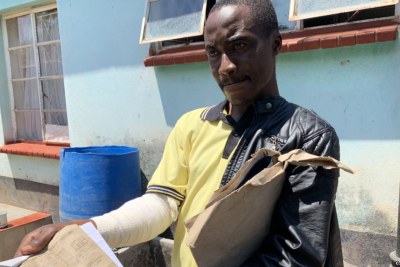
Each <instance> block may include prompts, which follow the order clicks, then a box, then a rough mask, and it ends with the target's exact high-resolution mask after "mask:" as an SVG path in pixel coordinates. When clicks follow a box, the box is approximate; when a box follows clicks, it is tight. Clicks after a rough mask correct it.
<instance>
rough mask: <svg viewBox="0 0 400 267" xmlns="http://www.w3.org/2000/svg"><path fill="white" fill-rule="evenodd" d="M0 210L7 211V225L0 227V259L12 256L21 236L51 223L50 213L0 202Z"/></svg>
mask: <svg viewBox="0 0 400 267" xmlns="http://www.w3.org/2000/svg"><path fill="white" fill-rule="evenodd" d="M0 210H1V211H6V212H7V222H8V226H7V227H6V228H3V229H0V261H3V260H7V259H10V258H12V257H13V256H14V253H15V251H16V250H17V248H18V245H19V243H20V242H21V240H22V238H23V237H24V236H25V235H26V234H27V233H29V232H31V231H33V230H34V229H36V228H38V227H40V226H42V225H45V224H49V223H52V222H53V220H52V217H51V215H50V214H47V213H43V212H37V211H33V210H28V209H24V208H21V207H16V206H12V205H8V204H3V203H0Z"/></svg>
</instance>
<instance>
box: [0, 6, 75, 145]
mask: <svg viewBox="0 0 400 267" xmlns="http://www.w3.org/2000/svg"><path fill="white" fill-rule="evenodd" d="M3 22H4V23H3V25H5V26H4V28H5V29H4V32H6V36H5V37H6V38H5V47H6V50H7V51H6V53H7V55H8V62H9V71H8V72H9V73H8V75H9V84H10V87H11V96H12V102H13V109H14V119H15V126H16V139H17V140H37V141H67V140H68V128H67V124H68V123H67V113H66V103H65V93H64V79H63V68H62V58H61V47H60V34H59V30H58V15H57V9H56V6H55V5H51V6H48V7H42V8H37V9H33V10H31V11H29V12H25V13H21V14H17V15H12V16H7V17H5V18H4V20H3Z"/></svg>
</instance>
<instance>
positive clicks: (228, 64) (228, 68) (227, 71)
mask: <svg viewBox="0 0 400 267" xmlns="http://www.w3.org/2000/svg"><path fill="white" fill-rule="evenodd" d="M235 71H236V64H235V63H233V62H232V60H231V59H230V58H229V56H228V55H227V54H222V56H221V64H220V66H219V70H218V73H219V74H220V75H224V76H229V75H231V74H232V73H234V72H235Z"/></svg>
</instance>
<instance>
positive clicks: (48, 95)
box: [42, 79, 66, 110]
mask: <svg viewBox="0 0 400 267" xmlns="http://www.w3.org/2000/svg"><path fill="white" fill-rule="evenodd" d="M42 89H43V108H44V110H53V109H57V110H58V109H63V110H65V109H66V105H65V92H64V80H63V79H52V80H43V81H42Z"/></svg>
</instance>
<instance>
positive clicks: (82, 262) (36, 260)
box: [0, 223, 122, 267]
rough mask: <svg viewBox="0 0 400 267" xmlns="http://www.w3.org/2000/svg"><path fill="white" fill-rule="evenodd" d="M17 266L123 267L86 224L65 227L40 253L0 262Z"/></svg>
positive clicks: (9, 265)
mask: <svg viewBox="0 0 400 267" xmlns="http://www.w3.org/2000/svg"><path fill="white" fill-rule="evenodd" d="M18 266H21V267H41V266H74V267H78V266H79V267H87V266H105V267H114V266H117V267H122V264H121V262H120V261H119V260H118V258H117V257H116V256H115V254H114V253H113V251H112V250H111V248H110V247H109V246H108V245H107V243H106V241H105V240H104V239H103V237H102V236H101V235H100V233H99V232H98V231H97V229H96V228H95V227H94V226H93V224H92V223H86V224H84V225H81V226H80V227H79V226H77V225H68V226H66V227H64V228H63V229H62V230H61V231H59V232H58V233H57V234H56V235H55V236H54V238H53V239H52V241H51V242H50V243H49V245H48V247H47V249H45V250H44V251H43V252H41V253H39V254H35V255H29V256H21V257H18V258H14V259H10V260H7V261H3V262H0V267H18Z"/></svg>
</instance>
